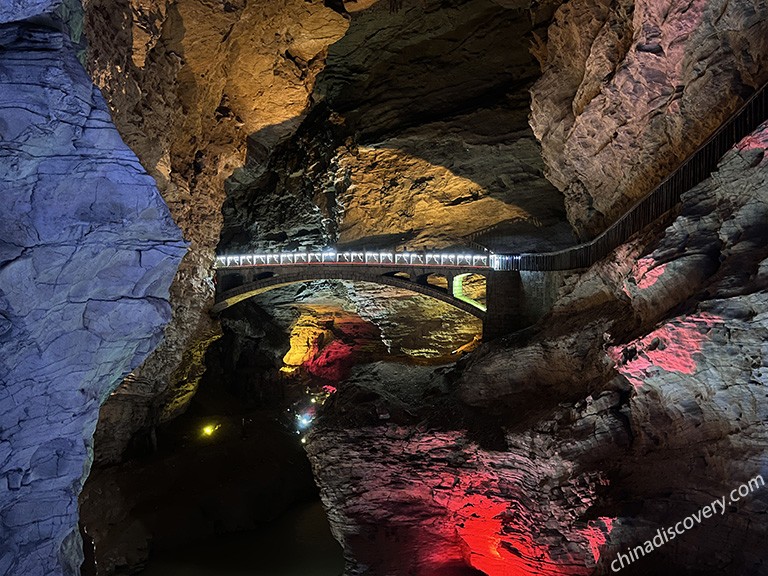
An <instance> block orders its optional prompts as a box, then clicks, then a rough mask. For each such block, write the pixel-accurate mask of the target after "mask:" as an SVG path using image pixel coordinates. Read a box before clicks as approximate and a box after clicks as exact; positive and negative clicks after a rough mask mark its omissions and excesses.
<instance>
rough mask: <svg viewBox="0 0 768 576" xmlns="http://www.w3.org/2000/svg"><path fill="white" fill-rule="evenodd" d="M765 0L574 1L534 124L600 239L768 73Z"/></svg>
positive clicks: (577, 208)
mask: <svg viewBox="0 0 768 576" xmlns="http://www.w3.org/2000/svg"><path fill="white" fill-rule="evenodd" d="M766 22H768V19H766V9H765V6H764V5H763V4H761V3H759V2H749V1H747V2H735V3H733V2H728V1H725V0H722V1H721V0H716V1H707V0H703V1H699V2H694V3H693V4H690V3H686V2H676V1H673V0H670V1H665V2H661V3H657V2H646V1H644V0H641V1H639V2H631V1H627V2H625V1H620V2H603V1H597V2H594V1H592V0H573V1H568V2H565V3H564V4H563V5H562V6H561V7H560V8H559V9H558V10H557V12H556V14H555V17H554V20H553V22H552V24H551V25H550V27H549V31H548V35H547V42H546V45H545V46H542V47H541V48H540V50H538V51H537V53H538V55H539V58H540V60H541V63H542V76H541V78H540V79H539V80H538V81H537V82H536V84H535V85H534V87H533V89H532V91H531V94H532V105H531V126H532V127H533V129H534V132H535V133H536V137H537V138H538V139H539V140H540V142H541V145H542V156H543V158H544V161H545V163H546V165H547V177H548V179H549V180H550V181H551V182H552V183H553V184H555V186H557V187H558V188H559V189H560V190H562V191H563V193H564V194H565V201H566V208H567V210H568V215H569V220H570V221H571V223H572V224H573V225H574V227H575V228H576V229H577V231H579V232H580V233H581V234H583V235H585V236H594V235H595V234H596V233H598V232H600V231H602V230H603V229H604V228H605V227H606V226H607V225H608V224H610V223H611V222H613V221H614V220H615V219H616V218H617V217H618V216H619V215H621V214H622V213H623V212H624V211H625V210H626V209H627V208H629V207H630V206H631V205H632V203H633V202H634V201H635V200H637V199H639V198H640V197H641V196H643V195H644V194H646V193H647V192H649V191H650V190H651V189H652V188H653V187H654V186H655V185H657V184H658V183H659V182H660V181H661V180H662V179H663V178H664V177H665V175H666V174H668V173H669V172H671V170H672V169H674V168H675V167H676V166H677V165H678V164H679V163H680V162H682V160H684V159H685V158H686V157H687V156H688V155H689V154H690V153H692V152H693V151H694V150H695V149H696V148H697V147H698V146H699V145H700V144H701V143H703V142H704V140H706V138H707V137H708V136H709V135H710V134H711V133H712V131H714V129H715V128H717V127H718V126H719V125H720V124H721V123H722V122H723V121H724V120H725V119H726V118H728V117H729V116H730V114H731V113H733V112H734V111H735V110H736V108H737V107H738V106H739V104H740V103H741V102H742V101H743V98H744V97H746V96H748V95H750V94H751V93H752V92H753V91H754V90H755V89H757V88H758V87H760V86H762V85H763V84H764V83H765V82H766V81H768V68H767V66H766V64H767V63H766V58H768V44H767V43H768V27H767V25H766Z"/></svg>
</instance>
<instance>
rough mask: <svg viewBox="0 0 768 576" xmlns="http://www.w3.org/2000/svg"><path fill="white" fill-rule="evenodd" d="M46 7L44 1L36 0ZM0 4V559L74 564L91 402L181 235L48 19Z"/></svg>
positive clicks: (158, 302) (126, 346)
mask: <svg viewBox="0 0 768 576" xmlns="http://www.w3.org/2000/svg"><path fill="white" fill-rule="evenodd" d="M44 7H45V8H47V6H44ZM39 9H42V8H41V3H36V4H34V3H14V6H12V7H7V6H6V7H5V8H3V9H2V10H0V13H2V20H4V21H10V23H7V24H3V25H1V26H0V46H1V49H0V67H1V68H2V70H3V76H2V80H0V84H1V86H0V157H2V159H1V160H0V166H2V169H1V170H0V189H1V190H2V192H3V201H4V205H5V207H4V213H3V219H2V222H0V311H1V312H0V317H2V322H1V323H0V332H2V334H0V340H1V341H2V354H1V355H0V406H2V409H0V422H1V424H0V486H2V490H0V572H2V573H3V574H7V575H9V576H10V575H14V576H15V575H24V576H34V575H41V576H42V575H45V576H50V575H56V574H76V573H79V564H80V560H81V559H82V550H81V547H80V545H79V542H80V539H79V535H78V529H77V495H78V493H79V491H80V488H81V487H82V483H83V482H84V480H85V476H86V475H87V473H88V470H89V468H90V463H91V458H92V446H93V444H92V435H93V430H94V428H95V426H96V419H97V416H98V410H99V406H100V404H101V403H102V402H103V401H104V399H105V397H106V396H107V395H108V394H109V393H110V392H111V391H112V390H113V389H114V388H115V387H116V386H117V384H118V383H119V381H120V379H121V378H122V377H124V376H125V375H126V374H127V373H128V372H130V371H131V370H132V369H134V368H135V367H136V366H138V365H139V364H140V363H141V362H142V361H143V360H144V359H145V358H146V357H147V355H148V354H149V353H150V352H151V351H152V350H153V349H154V348H155V346H156V345H157V344H158V342H159V341H160V338H161V337H162V331H163V327H164V326H165V324H166V323H167V322H168V320H169V318H170V304H169V302H168V300H169V292H168V287H169V285H170V283H171V280H172V278H173V275H174V273H175V271H176V268H177V266H178V264H179V262H180V260H181V258H182V256H183V255H184V252H185V250H186V247H185V244H184V242H183V241H182V239H181V234H180V232H179V230H178V228H177V227H176V225H175V224H174V222H173V220H172V219H171V217H170V214H169V213H168V209H167V207H166V206H165V204H164V203H163V202H162V198H161V197H160V195H159V193H158V191H157V187H156V186H155V183H154V181H153V180H152V178H151V177H150V176H149V175H148V174H147V173H146V172H145V171H144V169H143V168H142V167H141V165H140V164H139V162H138V160H137V158H136V156H135V155H134V154H133V152H131V150H130V149H129V148H128V147H127V146H126V145H125V144H124V143H123V141H122V140H121V139H120V136H119V135H118V133H117V131H116V130H115V127H114V125H113V124H112V121H111V119H110V114H109V111H108V109H107V106H106V104H105V102H104V99H103V98H102V96H101V94H100V93H99V91H98V90H97V89H96V88H95V87H94V86H93V84H92V82H91V80H90V79H89V78H88V76H87V74H86V72H85V70H84V69H83V68H82V66H81V64H80V63H79V62H78V60H77V58H76V56H75V50H74V48H73V47H72V45H71V44H70V40H69V37H68V35H67V34H65V33H62V32H61V31H60V30H59V29H58V28H59V25H57V23H56V21H55V19H53V18H42V19H38V21H37V23H31V22H26V23H14V22H13V21H15V20H17V19H19V18H23V17H26V16H30V15H33V14H37V12H36V11H37V10H39Z"/></svg>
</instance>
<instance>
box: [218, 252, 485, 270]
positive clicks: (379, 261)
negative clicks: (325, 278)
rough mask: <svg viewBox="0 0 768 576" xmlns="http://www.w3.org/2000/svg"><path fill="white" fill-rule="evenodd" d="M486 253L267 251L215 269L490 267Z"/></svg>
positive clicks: (224, 260) (227, 260)
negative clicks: (339, 266) (320, 266)
mask: <svg viewBox="0 0 768 576" xmlns="http://www.w3.org/2000/svg"><path fill="white" fill-rule="evenodd" d="M492 258H493V256H492V255H491V256H489V255H488V254H453V253H449V254H446V253H442V252H336V251H329V250H326V251H320V252H271V253H260V254H237V255H226V256H217V257H216V269H217V270H219V269H223V268H242V267H272V266H287V265H294V266H295V265H322V264H357V265H363V266H371V265H378V266H393V267H397V266H419V267H433V266H434V267H440V266H455V267H465V268H481V269H487V268H490V267H491V266H492V265H491V260H492Z"/></svg>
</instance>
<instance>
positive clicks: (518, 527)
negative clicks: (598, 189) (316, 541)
mask: <svg viewBox="0 0 768 576" xmlns="http://www.w3.org/2000/svg"><path fill="white" fill-rule="evenodd" d="M767 147H768V125H764V126H763V127H762V128H761V129H760V130H758V131H757V132H756V133H754V134H753V135H752V136H750V137H748V138H746V139H745V140H743V141H742V142H741V143H740V144H739V145H738V146H737V148H736V149H735V150H733V151H732V152H730V153H729V154H728V155H726V157H725V158H724V159H723V160H722V162H721V164H720V167H719V171H718V172H717V173H716V174H714V175H713V177H712V178H710V179H709V180H707V181H705V182H704V183H703V184H701V185H700V186H698V187H697V188H695V189H693V190H691V191H690V192H688V193H687V194H686V195H685V197H684V200H683V205H682V208H681V211H680V213H679V214H678V215H676V216H674V220H673V221H671V222H668V224H669V226H668V227H667V229H666V230H664V231H661V230H658V229H656V230H653V229H652V230H648V231H646V232H645V233H644V234H643V235H641V236H639V237H637V238H636V239H634V240H633V242H632V243H629V244H627V245H625V246H622V247H620V248H619V249H617V250H616V251H615V252H614V253H612V254H611V256H610V257H609V258H607V259H606V260H604V261H602V262H600V263H598V264H596V265H595V266H593V267H592V268H591V269H590V270H588V271H587V272H586V273H584V274H582V275H578V276H573V277H572V278H571V279H570V280H569V282H568V283H567V286H566V288H564V290H563V293H562V295H561V298H560V300H559V301H558V303H557V305H556V307H555V310H554V311H553V312H552V314H551V315H550V316H549V317H548V318H547V319H545V320H544V321H542V322H541V323H540V324H539V325H537V327H535V328H534V329H533V330H531V331H528V332H526V333H521V334H519V335H517V336H513V337H510V338H508V339H506V340H501V341H497V342H495V343H492V344H489V345H486V346H484V347H483V348H481V350H480V351H478V352H477V353H475V354H473V355H471V356H469V357H468V359H467V360H466V363H465V365H463V366H461V365H460V370H458V371H457V372H456V374H455V375H453V376H451V377H449V379H448V380H447V381H445V380H444V379H442V378H440V377H436V376H434V375H433V376H429V375H423V376H422V377H421V378H416V377H415V372H411V371H409V373H408V377H407V378H406V377H404V376H403V375H402V374H394V375H393V374H391V373H386V372H382V371H381V370H380V369H379V370H376V369H374V370H373V371H374V372H375V375H374V376H373V377H372V378H367V377H365V376H364V375H358V376H357V377H353V378H352V379H351V381H349V382H347V383H345V384H343V385H341V386H339V391H338V393H337V395H336V397H335V398H334V399H333V401H332V403H331V404H330V405H329V409H328V412H326V414H325V415H323V416H322V417H321V418H320V420H319V421H318V422H317V424H316V428H315V429H314V430H313V432H312V433H311V434H310V435H309V437H308V443H307V447H308V453H309V455H310V459H311V460H312V463H313V468H314V471H315V474H316V477H317V479H318V483H319V485H320V488H321V494H322V496H323V500H324V503H325V505H326V508H327V509H328V511H329V517H330V519H331V523H332V526H333V529H334V534H335V535H336V537H337V538H338V539H339V541H341V542H342V543H344V546H345V553H346V558H347V562H348V573H349V574H363V573H366V570H368V571H369V572H368V573H386V572H388V571H397V573H407V571H408V570H412V571H415V572H417V573H419V574H470V573H473V572H471V571H470V567H471V568H473V569H476V570H480V571H482V573H484V574H488V575H502V574H509V573H510V569H511V568H514V569H519V570H521V571H525V572H526V573H532V574H581V573H584V574H592V573H606V574H607V573H612V571H611V566H610V564H611V562H612V561H613V560H615V559H616V558H617V556H616V555H617V554H618V553H619V552H624V553H626V550H627V548H630V547H634V546H637V545H643V544H644V542H645V540H646V539H650V538H652V537H653V536H654V535H655V533H656V530H657V529H659V528H665V527H666V526H669V525H674V524H675V523H676V522H677V521H680V520H682V519H683V518H685V517H686V516H687V515H689V514H691V513H694V512H696V511H697V510H698V509H700V508H701V507H703V506H704V505H706V504H709V503H711V502H712V501H714V500H715V499H717V498H720V497H721V496H724V495H726V496H727V495H729V494H730V492H731V490H733V489H734V488H737V487H738V486H739V485H740V484H742V483H746V482H747V481H749V480H750V479H752V478H754V477H755V476H756V475H758V474H762V475H763V476H765V475H766V472H768V471H766V470H765V464H764V463H765V459H766V452H765V446H766V431H765V427H764V426H763V422H764V420H765V414H764V410H763V409H762V408H761V405H762V402H761V401H760V398H763V397H764V395H765V393H766V385H768V381H767V380H766V373H767V372H766V366H768V355H766V350H765V345H764V341H765V338H766V333H767V332H768V324H766V317H765V310H766V309H768V298H767V297H766V287H767V286H768V276H767V275H766V271H768V236H767V235H766V230H767V229H768V228H766V223H767V222H768V195H766V191H767V190H768V161H767V160H766V159H765V150H766V148H767ZM455 394H457V395H458V396H459V397H460V398H461V400H462V403H461V404H457V403H455V396H454V395H455ZM462 404H463V405H464V406H465V408H462ZM466 406H470V407H472V408H471V409H467V408H466ZM727 497H729V496H727ZM767 509H768V491H767V490H766V489H763V490H762V491H760V490H758V491H756V492H754V493H752V494H750V495H749V497H748V498H747V497H745V498H743V499H742V501H740V502H733V503H730V502H729V503H728V507H727V512H726V513H725V514H724V515H722V516H720V517H718V519H717V521H712V522H710V523H706V522H705V523H703V524H702V525H700V526H698V525H697V527H696V528H695V533H694V532H691V533H689V534H686V535H685V536H684V537H679V538H677V539H675V540H673V541H670V542H669V543H667V544H665V545H664V546H663V547H660V548H659V549H657V550H655V551H654V552H653V554H652V555H649V556H648V557H646V558H645V559H643V561H642V563H636V564H632V565H629V566H626V567H625V569H624V570H622V573H628V574H633V573H637V574H647V573H654V574H672V573H690V574H734V575H735V574H758V573H760V571H761V570H762V568H761V567H762V566H763V565H764V562H765V558H764V554H763V553H762V552H756V551H762V545H761V544H760V542H761V541H762V540H763V539H764V538H765V533H764V529H763V524H762V523H761V521H760V518H761V517H762V515H763V514H765V511H766V510H767ZM403 562H405V565H403Z"/></svg>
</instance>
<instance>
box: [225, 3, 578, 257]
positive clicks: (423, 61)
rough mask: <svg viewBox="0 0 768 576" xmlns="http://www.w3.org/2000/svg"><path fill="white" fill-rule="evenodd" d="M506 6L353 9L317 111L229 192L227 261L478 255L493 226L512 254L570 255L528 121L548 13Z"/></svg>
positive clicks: (332, 55)
mask: <svg viewBox="0 0 768 576" xmlns="http://www.w3.org/2000/svg"><path fill="white" fill-rule="evenodd" d="M507 4H509V3H492V2H489V1H487V0H463V1H458V2H450V3H440V4H430V3H420V2H410V3H404V4H403V6H402V9H401V10H399V11H396V12H390V10H389V8H388V5H387V3H386V2H378V3H373V4H372V5H369V4H368V3H366V4H364V5H362V6H355V4H353V3H348V5H347V6H348V7H349V8H350V9H352V7H354V8H355V11H354V12H353V14H352V18H351V22H350V27H349V30H348V31H347V33H346V34H345V35H344V37H343V38H341V39H340V40H339V41H338V42H336V43H334V44H333V45H332V46H331V47H330V48H329V50H328V58H327V61H326V64H325V67H324V69H323V71H322V72H321V73H320V74H319V75H318V77H317V82H316V87H315V91H314V93H313V98H314V99H315V101H317V102H318V105H316V106H315V107H314V108H313V109H312V112H311V113H310V114H309V115H308V117H307V118H306V119H305V120H304V121H303V122H302V125H301V127H300V128H299V130H298V132H297V134H296V136H295V137H293V138H288V139H287V140H286V141H285V142H284V144H283V145H282V146H281V147H279V148H278V150H276V152H275V153H274V154H273V155H272V157H271V158H269V160H268V162H266V164H264V163H261V162H259V165H258V168H254V167H251V168H249V169H248V170H245V171H244V172H243V173H241V174H238V175H237V177H236V178H234V179H233V181H232V182H231V184H230V186H229V191H228V198H227V202H226V204H225V208H224V215H225V224H224V234H223V235H222V245H221V247H222V249H229V250H233V251H242V250H252V249H256V248H259V249H263V248H275V247H287V248H289V249H295V248H299V247H317V246H327V245H341V246H353V245H354V246H359V247H363V246H365V247H369V248H373V249H377V248H382V247H386V248H389V249H391V248H395V247H401V248H402V247H407V248H411V249H413V248H423V247H433V248H434V247H447V246H455V247H458V248H461V249H463V250H468V249H474V250H477V249H478V247H477V246H476V245H475V246H474V247H472V246H473V245H472V244H471V242H468V239H467V238H465V237H466V236H467V235H470V234H473V233H477V232H481V231H482V230H484V229H486V228H488V227H490V226H494V225H496V224H502V225H503V234H501V236H506V238H509V237H512V236H514V237H515V241H516V243H517V244H516V245H517V246H518V247H519V248H520V249H529V248H531V247H532V246H536V245H537V244H543V245H545V246H550V247H553V248H554V247H557V246H562V245H564V244H568V243H571V242H572V241H573V237H572V235H571V233H570V230H569V229H568V227H567V226H563V225H562V223H563V204H562V197H561V194H560V193H559V192H558V191H557V190H556V189H555V188H554V187H553V186H552V185H551V184H550V183H549V182H547V181H546V179H545V178H544V177H543V168H544V165H543V163H542V161H541V155H540V151H539V148H538V144H537V142H536V141H535V139H534V137H533V134H532V132H531V130H530V127H529V126H528V123H527V116H528V111H529V97H528V88H529V86H530V85H531V83H532V82H533V80H534V79H535V77H536V76H537V74H538V66H537V64H536V62H535V60H534V58H533V57H532V56H531V54H530V53H529V50H528V46H529V43H530V42H531V39H532V35H533V34H534V31H535V30H536V29H537V27H538V24H539V20H538V18H540V17H542V14H545V13H547V11H548V10H550V9H551V8H550V7H548V4H546V3H545V4H546V5H541V6H537V7H535V8H534V7H532V6H530V5H528V4H516V5H515V6H512V5H507ZM497 46H505V48H504V50H498V49H496V48H495V47H497ZM250 152H251V153H252V156H253V157H254V158H255V159H257V160H261V159H262V158H265V152H264V150H263V147H260V146H257V145H255V144H252V146H251V147H250ZM500 231H502V230H499V229H497V230H496V234H495V236H500V235H499V232H500ZM486 243H487V242H486Z"/></svg>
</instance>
